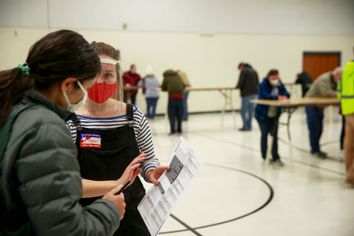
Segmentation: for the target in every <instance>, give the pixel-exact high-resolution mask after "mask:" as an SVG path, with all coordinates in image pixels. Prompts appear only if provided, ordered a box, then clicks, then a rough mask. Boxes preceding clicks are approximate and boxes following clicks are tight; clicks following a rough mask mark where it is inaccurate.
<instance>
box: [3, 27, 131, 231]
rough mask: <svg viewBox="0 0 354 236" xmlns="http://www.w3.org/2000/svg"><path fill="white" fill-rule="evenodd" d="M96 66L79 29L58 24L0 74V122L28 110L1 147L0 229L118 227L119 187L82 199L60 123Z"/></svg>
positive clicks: (83, 92) (71, 147) (67, 135)
mask: <svg viewBox="0 0 354 236" xmlns="http://www.w3.org/2000/svg"><path fill="white" fill-rule="evenodd" d="M100 68H101V65H100V61H99V58H98V56H97V54H96V52H95V50H94V49H93V48H92V47H91V46H90V45H89V44H88V42H87V41H86V40H85V39H84V38H83V37H82V36H81V35H79V34H78V33H76V32H73V31H69V30H60V31H56V32H53V33H50V34H48V35H46V36H45V37H43V38H42V39H40V40H39V41H38V42H36V43H35V44H34V45H33V46H32V47H31V49H30V51H29V54H28V57H27V59H26V63H25V64H22V65H20V66H19V67H17V68H13V69H10V70H6V71H1V72H0V101H1V107H0V126H2V127H3V126H4V125H5V124H8V123H9V121H10V120H11V118H10V117H12V116H11V115H12V114H13V113H14V111H17V110H18V108H19V107H25V108H26V109H25V110H23V111H22V112H21V113H19V114H18V116H17V118H16V120H15V121H14V122H13V124H12V129H11V133H10V135H9V136H8V137H5V138H6V139H8V142H7V147H6V149H5V152H4V153H0V160H1V165H0V167H1V168H0V174H1V176H0V208H1V209H0V212H1V213H0V214H1V219H0V234H1V235H3V234H5V235H6V234H8V233H17V234H21V235H52V236H55V235H58V236H63V235H111V234H112V233H113V232H114V231H115V230H116V229H117V228H118V226H119V222H120V218H122V217H123V215H124V212H125V202H124V196H123V195H122V194H119V195H115V194H116V192H118V190H119V187H118V188H116V189H114V190H112V191H111V192H109V193H107V194H106V195H104V196H103V198H102V199H99V200H97V201H95V202H94V203H92V204H91V205H90V206H87V207H82V206H81V205H80V204H79V199H80V198H81V197H82V185H81V178H80V173H79V165H78V162H77V150H76V147H75V145H74V144H73V142H72V139H71V136H70V132H69V130H68V129H67V127H66V125H65V121H64V120H65V119H67V118H68V117H70V116H71V115H72V114H73V113H71V112H69V111H68V110H71V109H73V108H74V107H77V106H78V105H79V104H80V103H81V102H82V101H84V98H85V97H86V90H87V89H88V88H89V87H90V86H91V85H92V84H93V83H94V80H93V78H95V76H96V75H97V74H98V73H99V72H100ZM0 130H2V129H0ZM2 131H3V130H2ZM3 141H4V140H1V142H3Z"/></svg>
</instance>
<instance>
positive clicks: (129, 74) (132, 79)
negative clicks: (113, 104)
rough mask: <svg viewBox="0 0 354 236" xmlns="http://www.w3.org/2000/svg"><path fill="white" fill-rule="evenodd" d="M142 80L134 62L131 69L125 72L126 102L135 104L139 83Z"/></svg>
mask: <svg viewBox="0 0 354 236" xmlns="http://www.w3.org/2000/svg"><path fill="white" fill-rule="evenodd" d="M140 80H141V77H140V75H139V74H138V72H137V68H136V65H134V64H132V65H131V66H130V70H129V71H126V72H124V74H123V85H124V87H125V89H124V102H128V103H129V100H130V103H131V104H133V105H135V103H136V94H137V93H138V87H137V86H138V83H139V81H140Z"/></svg>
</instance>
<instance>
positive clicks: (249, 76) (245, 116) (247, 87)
mask: <svg viewBox="0 0 354 236" xmlns="http://www.w3.org/2000/svg"><path fill="white" fill-rule="evenodd" d="M238 69H239V70H240V71H241V73H240V76H239V79H238V82H237V85H236V88H237V89H240V94H241V98H242V104H241V117H242V122H243V126H242V128H240V129H239V130H240V131H249V130H251V129H252V118H253V110H254V107H253V104H252V103H251V100H253V99H256V98H257V93H258V84H259V80H258V74H257V72H256V71H255V70H254V69H253V68H252V66H251V65H250V64H247V63H240V64H239V65H238Z"/></svg>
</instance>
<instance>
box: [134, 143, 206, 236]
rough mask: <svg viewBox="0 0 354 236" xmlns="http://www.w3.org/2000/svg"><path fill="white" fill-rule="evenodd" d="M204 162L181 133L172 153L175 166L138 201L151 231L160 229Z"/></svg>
mask: <svg viewBox="0 0 354 236" xmlns="http://www.w3.org/2000/svg"><path fill="white" fill-rule="evenodd" d="M201 166H202V162H201V160H200V159H199V158H198V157H197V155H196V154H195V153H194V151H193V149H192V147H191V146H190V145H189V144H188V143H187V141H186V140H185V139H184V138H182V137H181V138H180V139H179V141H178V143H177V146H176V148H175V150H174V152H173V153H172V157H171V163H170V167H171V170H169V171H167V172H166V173H164V174H163V175H162V176H161V177H160V179H159V181H160V184H159V185H158V186H152V187H151V188H150V189H149V190H148V191H147V192H146V194H145V196H144V198H143V199H142V200H141V202H140V203H139V205H138V210H139V212H140V215H141V217H142V218H143V220H144V222H145V224H146V226H147V228H148V229H149V232H150V234H151V235H153V236H155V235H156V234H157V233H158V232H159V230H160V229H161V227H162V225H163V223H164V222H165V220H166V219H167V217H168V216H169V215H170V212H171V209H172V207H173V206H174V204H175V203H176V201H177V200H178V199H179V197H180V196H181V194H182V192H183V190H184V189H185V188H186V186H187V185H188V183H189V182H190V181H191V180H192V178H193V177H194V176H195V175H196V174H197V172H198V170H199V169H200V167H201Z"/></svg>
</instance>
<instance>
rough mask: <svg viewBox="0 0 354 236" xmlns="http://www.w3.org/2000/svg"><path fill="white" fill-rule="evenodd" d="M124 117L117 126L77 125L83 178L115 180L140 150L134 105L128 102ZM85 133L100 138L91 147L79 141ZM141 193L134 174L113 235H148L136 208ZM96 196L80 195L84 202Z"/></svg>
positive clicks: (142, 195)
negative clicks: (97, 127)
mask: <svg viewBox="0 0 354 236" xmlns="http://www.w3.org/2000/svg"><path fill="white" fill-rule="evenodd" d="M127 117H128V122H129V125H125V126H122V127H119V128H113V129H106V130H99V129H87V128H83V127H81V126H80V125H79V126H78V128H77V138H76V145H77V147H78V150H79V154H78V160H79V164H80V172H81V177H82V178H84V179H89V180H116V179H118V178H119V177H120V176H121V175H122V174H123V172H124V170H125V168H126V167H127V166H128V165H129V164H130V162H131V161H132V160H133V159H134V158H135V157H136V156H138V155H139V154H140V151H139V149H138V144H137V142H136V139H135V134H134V129H133V125H132V123H133V107H132V105H130V104H127ZM76 122H77V121H76ZM85 137H91V138H92V137H93V138H94V139H96V141H97V140H100V142H96V144H94V147H93V146H89V145H86V144H81V143H80V141H82V140H83V139H85ZM97 143H100V144H97ZM144 195H145V189H144V187H143V185H142V183H141V181H140V179H139V178H138V177H137V178H136V179H135V181H134V183H133V184H131V185H130V186H129V187H128V188H127V189H126V190H125V191H124V197H125V201H126V208H125V210H126V211H125V215H124V218H123V220H122V221H121V222H120V226H119V229H118V230H117V231H116V232H115V233H114V235H115V236H117V235H120V236H127V235H129V236H134V235H137V236H144V235H150V233H149V231H148V229H147V228H146V226H145V223H144V221H143V219H142V218H141V216H140V214H139V212H138V209H137V206H138V204H139V202H140V201H141V199H142V198H143V197H144ZM99 198H100V197H95V198H82V199H81V200H80V203H81V205H83V206H87V205H89V204H91V203H92V202H93V201H95V200H96V199H99Z"/></svg>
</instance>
